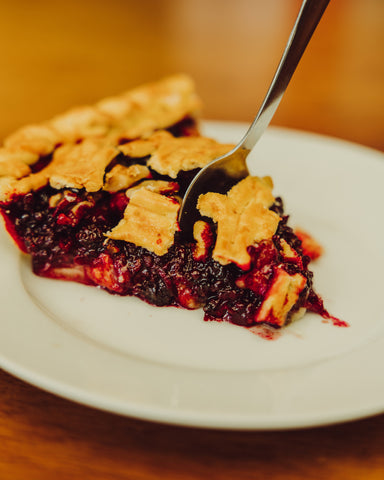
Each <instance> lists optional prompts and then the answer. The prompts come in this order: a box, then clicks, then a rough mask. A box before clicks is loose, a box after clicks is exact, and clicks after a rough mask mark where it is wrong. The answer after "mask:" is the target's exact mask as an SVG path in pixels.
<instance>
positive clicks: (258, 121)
mask: <svg viewBox="0 0 384 480" xmlns="http://www.w3.org/2000/svg"><path fill="white" fill-rule="evenodd" d="M329 2H330V0H304V1H303V3H302V5H301V8H300V11H299V14H298V16H297V18H296V22H295V25H294V26H293V29H292V32H291V34H290V36H289V39H288V42H287V45H286V47H285V50H284V53H283V56H282V57H281V60H280V63H279V65H278V67H277V70H276V73H275V76H274V77H273V80H272V83H271V85H270V87H269V89H268V92H267V95H266V96H265V98H264V101H263V103H262V105H261V107H260V110H259V111H258V113H257V115H256V117H255V119H254V121H253V123H252V125H251V126H250V127H249V129H248V131H247V133H246V134H245V136H244V137H243V139H242V141H241V142H240V144H239V147H240V148H245V149H246V150H248V151H251V150H252V148H253V147H254V146H255V145H256V143H257V141H258V140H259V138H260V137H261V135H262V134H263V133H264V131H265V129H266V128H267V127H268V125H269V123H270V121H271V120H272V117H273V115H274V114H275V112H276V110H277V107H278V106H279V103H280V100H281V98H282V96H283V94H284V92H285V90H286V88H287V86H288V84H289V82H290V80H291V78H292V75H293V73H294V72H295V70H296V67H297V65H298V63H299V61H300V59H301V57H302V55H303V53H304V51H305V49H306V47H307V45H308V42H309V40H310V39H311V37H312V34H313V32H314V31H315V29H316V27H317V24H318V23H319V21H320V19H321V17H322V15H323V13H324V11H325V9H326V8H327V5H328V3H329Z"/></svg>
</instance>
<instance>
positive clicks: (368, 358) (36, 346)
mask: <svg viewBox="0 0 384 480" xmlns="http://www.w3.org/2000/svg"><path fill="white" fill-rule="evenodd" d="M204 129H205V133H206V134H208V135H209V136H213V137H216V138H218V139H220V140H223V141H226V142H229V141H232V142H236V141H237V140H239V139H240V138H241V136H242V135H243V133H244V132H245V131H246V126H245V125H243V124H229V123H215V122H207V123H205V124H204ZM383 157H384V156H383V155H382V154H381V153H379V152H376V151H373V150H369V149H366V148H363V147H360V146H356V145H353V144H349V143H346V142H341V141H337V140H333V139H329V138H325V137H320V136H316V135H310V134H304V133H299V132H294V131H288V130H283V129H276V128H271V129H269V130H268V131H267V133H266V134H265V135H264V137H263V138H262V140H261V141H260V143H259V144H258V146H257V148H256V149H255V150H254V152H253V154H252V156H251V158H250V162H249V164H250V168H251V170H252V171H253V173H255V174H257V175H266V174H268V175H271V176H272V177H273V179H274V182H275V194H276V195H281V196H282V197H283V198H284V200H285V207H286V211H287V212H288V213H291V222H290V223H291V225H293V226H302V227H304V228H305V229H307V230H308V231H309V232H311V233H312V234H313V235H314V236H315V237H316V238H317V239H318V240H319V241H320V242H321V243H322V244H323V246H324V247H325V254H324V256H323V258H321V259H320V261H318V263H317V264H316V265H315V264H314V265H313V269H314V271H315V287H316V290H317V291H318V292H319V293H320V294H321V295H322V296H323V298H324V300H325V303H326V306H327V308H328V309H329V311H330V312H331V313H332V314H333V315H335V316H338V317H340V318H341V319H343V320H345V321H347V322H348V323H349V324H350V327H349V328H340V327H335V326H333V325H332V324H331V323H324V322H323V321H322V319H321V318H320V317H318V316H316V315H313V314H307V315H306V316H305V317H304V318H303V319H301V320H299V321H297V322H296V323H294V324H292V325H291V326H289V327H288V328H287V329H285V330H284V332H283V334H282V335H281V336H280V337H279V338H277V339H276V340H274V341H267V340H263V339H262V338H260V337H259V336H257V335H252V334H251V333H249V332H248V331H246V330H245V329H242V328H240V327H236V326H233V325H229V324H225V323H214V322H212V323H207V322H204V321H203V320H202V313H201V312H200V311H194V312H190V311H182V310H180V309H175V308H156V307H151V306H148V305H147V304H145V303H143V302H140V301H139V300H137V299H134V298H121V297H118V296H112V295H109V294H107V293H105V292H103V291H101V290H98V289H95V288H92V287H85V286H81V285H77V284H71V283H67V282H60V281H55V280H48V279H42V278H37V277H35V276H34V275H33V274H32V273H31V272H30V267H29V262H28V258H26V257H24V256H21V255H20V254H19V253H18V252H17V251H16V248H15V247H14V246H13V245H12V243H11V241H10V240H9V238H8V236H7V235H6V234H5V233H4V231H3V230H4V229H1V233H0V262H1V271H0V315H1V321H0V366H1V367H2V368H4V369H5V370H7V371H9V372H11V373H13V374H14V375H16V376H18V377H20V378H22V379H24V380H26V381H28V382H30V383H32V384H34V385H36V386H39V387H41V388H43V389H46V390H48V391H50V392H53V393H56V394H58V395H61V396H63V397H66V398H69V399H72V400H74V401H77V402H80V403H83V404H86V405H90V406H93V407H97V408H100V409H104V410H107V411H111V412H115V413H119V414H123V415H128V416H133V417H138V418H142V419H147V420H155V421H160V422H167V423H174V424H179V425H190V426H201V427H216V428H236V429H285V428H298V427H307V426H316V425H324V424H329V423H334V422H341V421H346V420H351V419H357V418H362V417H365V416H369V415H373V414H377V413H381V412H383V411H384V376H383V375H382V365H383V361H384V313H383V307H382V296H383V273H382V272H383V271H384V256H383V238H384V228H383V214H382V211H383V197H382V195H383V194H382V192H383V180H384V159H383Z"/></svg>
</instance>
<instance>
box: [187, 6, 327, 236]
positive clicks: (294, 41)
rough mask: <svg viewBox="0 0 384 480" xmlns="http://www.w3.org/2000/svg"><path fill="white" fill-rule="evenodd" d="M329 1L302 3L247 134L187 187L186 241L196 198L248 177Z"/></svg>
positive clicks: (226, 189) (194, 216)
mask: <svg viewBox="0 0 384 480" xmlns="http://www.w3.org/2000/svg"><path fill="white" fill-rule="evenodd" d="M329 1H330V0H304V1H303V3H302V5H301V8H300V11H299V14H298V16H297V18H296V21H295V25H294V26H293V29H292V32H291V34H290V36H289V39H288V42H287V45H286V47H285V50H284V53H283V56H282V58H281V60H280V63H279V65H278V67H277V70H276V73H275V76H274V77H273V80H272V83H271V85H270V87H269V89H268V92H267V95H266V96H265V99H264V101H263V103H262V105H261V107H260V110H259V112H258V113H257V115H256V117H255V119H254V121H253V123H252V124H251V126H250V127H249V129H248V131H247V133H246V134H245V136H244V137H243V138H242V140H241V141H240V142H239V143H238V144H237V145H236V147H235V148H234V149H233V150H231V151H230V152H229V153H227V154H225V155H223V156H222V157H219V158H217V159H215V160H213V161H212V162H210V163H209V164H208V165H207V166H205V167H204V168H203V169H201V170H200V171H199V173H198V174H197V175H196V176H195V177H194V178H193V180H192V182H191V183H190V185H189V187H188V189H187V191H186V193H185V195H184V198H183V202H182V204H181V208H180V212H179V225H180V229H181V231H182V233H183V235H184V236H186V237H187V238H188V237H189V238H190V237H191V236H192V229H193V224H194V223H195V221H196V220H197V219H198V218H199V217H200V214H199V212H198V210H197V208H196V206H197V200H198V198H199V196H200V195H201V194H203V193H207V192H220V193H226V192H227V191H228V190H229V189H230V188H231V187H232V186H233V185H235V184H236V183H237V182H239V181H240V180H242V179H243V178H245V177H246V176H247V175H249V171H248V167H247V164H246V159H247V156H248V154H249V153H250V152H251V150H252V149H253V147H254V146H255V145H256V143H257V141H258V140H259V138H260V137H261V135H262V134H263V133H264V131H265V129H266V128H267V126H268V125H269V123H270V121H271V120H272V117H273V115H274V113H275V112H276V110H277V107H278V106H279V103H280V100H281V98H282V96H283V94H284V92H285V90H286V88H287V86H288V84H289V81H290V80H291V78H292V75H293V73H294V71H295V70H296V67H297V65H298V63H299V61H300V59H301V57H302V55H303V53H304V51H305V49H306V47H307V45H308V42H309V41H310V39H311V37H312V34H313V32H314V31H315V29H316V27H317V24H318V23H319V21H320V19H321V17H322V15H323V13H324V11H325V9H326V8H327V5H328V3H329Z"/></svg>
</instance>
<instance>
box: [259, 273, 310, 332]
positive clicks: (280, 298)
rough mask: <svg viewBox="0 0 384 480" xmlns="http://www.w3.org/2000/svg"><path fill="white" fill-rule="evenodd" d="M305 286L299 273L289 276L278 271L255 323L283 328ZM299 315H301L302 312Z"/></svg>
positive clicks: (305, 280)
mask: <svg viewBox="0 0 384 480" xmlns="http://www.w3.org/2000/svg"><path fill="white" fill-rule="evenodd" d="M306 284H307V279H306V278H305V277H304V276H303V275H301V274H300V273H296V274H294V275H289V274H288V273H287V272H286V271H285V270H283V269H279V270H278V272H276V275H275V278H274V281H273V283H272V286H271V288H270V289H269V292H268V293H267V296H266V298H265V300H264V301H263V303H262V305H261V307H260V310H259V311H258V313H257V316H256V318H255V321H256V323H262V322H268V323H270V324H273V325H276V326H279V327H281V326H283V325H284V324H285V322H286V320H287V316H288V314H289V312H290V310H291V309H292V307H293V306H294V305H295V304H296V302H297V301H298V299H299V295H300V293H301V292H302V291H303V289H304V288H305V286H306ZM300 314H303V311H301V312H300Z"/></svg>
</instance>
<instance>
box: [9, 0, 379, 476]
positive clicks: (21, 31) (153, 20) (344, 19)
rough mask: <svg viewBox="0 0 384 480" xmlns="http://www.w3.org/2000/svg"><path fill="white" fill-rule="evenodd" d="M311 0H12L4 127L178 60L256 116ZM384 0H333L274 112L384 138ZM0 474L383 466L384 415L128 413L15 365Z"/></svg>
mask: <svg viewBox="0 0 384 480" xmlns="http://www.w3.org/2000/svg"><path fill="white" fill-rule="evenodd" d="M299 3H300V2H299V1H297V0H272V1H268V2H267V1H263V0H236V1H220V0H208V1H205V0H194V1H192V2H191V1H186V0H162V1H160V0H157V1H156V0H146V1H143V2H134V1H123V0H109V1H108V2H92V1H90V0H84V1H82V2H76V1H75V0H67V1H66V2H60V4H59V2H52V1H48V0H39V1H36V2H28V1H26V0H24V1H22V0H12V1H11V0H3V1H2V2H1V5H0V45H1V76H0V137H3V136H5V135H6V134H8V133H9V132H11V131H12V130H13V129H15V128H16V127H18V126H20V125H22V124H24V123H29V122H33V121H39V120H43V119H46V118H48V117H50V116H51V115H53V114H55V113H58V112H60V111H62V110H63V109H65V108H68V107H70V106H72V105H73V104H83V103H88V102H93V101H96V100H97V99H98V98H101V97H103V96H105V95H109V94H114V93H118V92H120V91H122V90H125V89H127V88H129V87H131V86H134V85H136V84H138V83H141V82H144V81H147V80H152V79H155V78H158V77H160V76H163V75H166V74H168V73H172V72H177V71H186V72H188V73H190V74H191V75H192V76H193V77H194V78H195V79H196V82H197V85H198V89H199V92H200V94H201V96H202V97H203V99H204V101H205V104H206V109H205V112H204V116H205V117H206V118H214V119H224V120H243V121H249V120H250V119H252V117H253V115H254V114H255V112H256V110H257V108H258V105H259V104H260V102H261V100H262V98H263V96H264V94H265V92H266V88H267V85H268V84H269V82H270V79H271V77H272V74H273V72H274V69H275V67H276V64H277V62H278V59H279V57H280V55H281V51H282V48H283V46H284V44H285V41H286V38H287V36H288V33H289V31H290V28H291V26H292V22H293V20H294V18H295V15H296V13H297V10H298V6H299ZM383 27H384V2H383V1H382V0H364V1H361V0H338V1H337V2H336V1H333V2H331V5H330V6H329V7H328V10H327V12H326V14H325V16H324V19H323V21H322V22H321V24H320V26H319V28H318V31H317V32H316V34H315V37H314V38H313V41H312V42H311V44H310V46H309V49H308V52H307V53H306V55H305V57H304V58H303V61H302V63H301V64H300V66H299V68H298V71H297V73H296V74H295V77H294V81H293V83H292V85H290V87H289V89H288V91H287V94H286V96H285V98H284V100H283V102H282V104H281V106H280V107H279V111H278V113H277V114H276V116H275V118H274V121H273V123H274V124H277V125H283V126H288V127H294V128H300V129H305V130H310V131H315V132H320V133H324V134H328V135H333V136H336V137H340V138H344V139H347V140H351V141H354V142H358V143H361V144H363V145H366V146H369V147H373V148H377V149H380V150H384V135H383V133H384V131H383V127H384V95H383V82H384V62H383V61H382V49H383V45H384V42H383V40H384V28H383ZM0 478H1V480H25V479H28V480H45V479H50V480H51V479H52V478H55V479H61V478H62V479H79V480H80V479H81V480H86V479H92V480H95V479H123V478H124V479H125V478H129V479H140V480H144V479H145V480H147V479H148V480H149V479H158V478H167V479H181V478H182V479H208V478H209V479H215V478H217V479H226V478H228V479H233V478H236V479H265V478H273V479H274V480H278V479H280V478H284V479H325V478H326V479H348V480H350V479H356V480H360V479H365V480H373V479H382V478H384V416H378V417H374V418H371V419H365V420H360V421H355V422H351V423H348V424H344V425H338V426H330V427H322V428H315V429H308V430H297V431H283V432H226V431H213V430H199V429H188V428H182V427H173V426H166V425H158V424H155V423H149V422H145V421H140V420H133V419H128V418H122V417H119V416H117V415H113V414H108V413H104V412H100V411H97V410H94V409H91V408H87V407H84V406H80V405H77V404H75V403H72V402H70V401H67V400H63V399H60V398H58V397H56V396H54V395H52V394H50V393H46V392H43V391H41V390H39V389H37V388H35V387H33V386H30V385H27V384H26V383H23V382H22V381H20V380H18V379H16V378H14V377H12V376H10V375H9V374H8V373H5V372H3V371H0Z"/></svg>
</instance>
